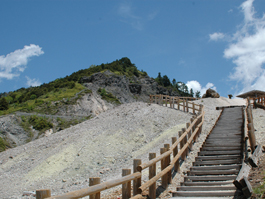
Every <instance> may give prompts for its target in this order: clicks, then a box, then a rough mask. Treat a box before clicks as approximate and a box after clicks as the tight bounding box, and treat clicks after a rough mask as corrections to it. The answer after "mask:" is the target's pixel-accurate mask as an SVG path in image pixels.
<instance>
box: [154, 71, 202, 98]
mask: <svg viewBox="0 0 265 199" xmlns="http://www.w3.org/2000/svg"><path fill="white" fill-rule="evenodd" d="M155 81H156V82H157V83H158V85H161V86H164V87H171V88H173V89H176V90H177V91H178V93H179V94H180V95H181V96H186V97H197V98H200V97H201V94H200V91H196V92H195V93H194V91H193V89H192V88H191V89H190V90H189V89H188V86H187V85H186V84H185V83H184V82H180V81H178V82H177V81H176V79H175V78H173V80H172V82H171V81H170V79H169V78H168V76H167V75H164V76H163V77H162V76H161V73H160V72H159V73H158V76H157V77H156V78H155Z"/></svg>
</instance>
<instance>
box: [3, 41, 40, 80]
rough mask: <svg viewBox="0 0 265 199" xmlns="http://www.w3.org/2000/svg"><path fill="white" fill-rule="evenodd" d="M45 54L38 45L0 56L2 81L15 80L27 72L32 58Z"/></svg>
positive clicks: (31, 45)
mask: <svg viewBox="0 0 265 199" xmlns="http://www.w3.org/2000/svg"><path fill="white" fill-rule="evenodd" d="M43 53H44V52H43V51H42V50H41V48H40V47H39V46H38V45H35V44H30V45H29V46H24V48H23V49H18V50H15V51H14V52H11V53H9V54H7V55H6V56H4V55H0V79H1V78H6V79H13V78H14V77H17V76H19V75H20V73H22V72H23V71H24V70H25V68H26V65H27V63H28V61H29V58H30V57H33V56H39V55H41V54H43Z"/></svg>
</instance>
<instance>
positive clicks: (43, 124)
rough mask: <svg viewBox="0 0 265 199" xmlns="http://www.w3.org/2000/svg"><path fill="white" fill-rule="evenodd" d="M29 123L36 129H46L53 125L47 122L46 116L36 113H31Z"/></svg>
mask: <svg viewBox="0 0 265 199" xmlns="http://www.w3.org/2000/svg"><path fill="white" fill-rule="evenodd" d="M29 124H31V125H32V126H33V128H34V129H36V130H38V131H41V130H46V129H49V128H52V127H53V124H52V123H51V122H49V121H48V119H47V118H43V117H38V116H36V115H32V116H30V117H29Z"/></svg>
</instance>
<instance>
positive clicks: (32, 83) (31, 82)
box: [26, 76, 41, 87]
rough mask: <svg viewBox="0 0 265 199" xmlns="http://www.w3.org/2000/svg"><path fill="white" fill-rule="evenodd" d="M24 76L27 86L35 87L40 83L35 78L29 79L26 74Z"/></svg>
mask: <svg viewBox="0 0 265 199" xmlns="http://www.w3.org/2000/svg"><path fill="white" fill-rule="evenodd" d="M26 78H27V86H32V87H35V86H39V85H41V82H40V81H39V80H38V79H35V78H33V79H30V78H29V77H28V76H26Z"/></svg>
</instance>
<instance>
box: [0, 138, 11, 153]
mask: <svg viewBox="0 0 265 199" xmlns="http://www.w3.org/2000/svg"><path fill="white" fill-rule="evenodd" d="M8 146H9V144H8V143H7V141H6V140H5V139H4V138H2V137H0V152H2V151H5V150H6V149H7V148H8Z"/></svg>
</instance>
